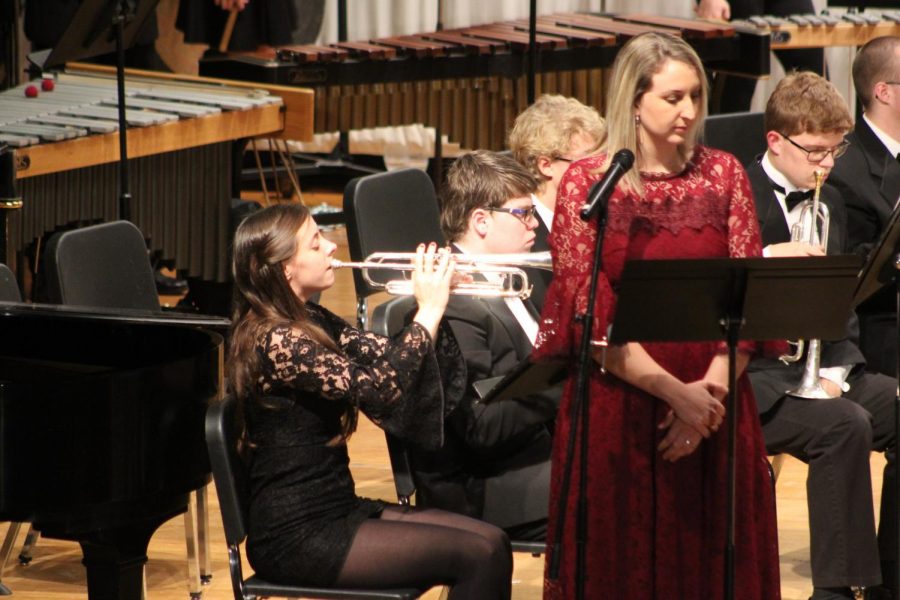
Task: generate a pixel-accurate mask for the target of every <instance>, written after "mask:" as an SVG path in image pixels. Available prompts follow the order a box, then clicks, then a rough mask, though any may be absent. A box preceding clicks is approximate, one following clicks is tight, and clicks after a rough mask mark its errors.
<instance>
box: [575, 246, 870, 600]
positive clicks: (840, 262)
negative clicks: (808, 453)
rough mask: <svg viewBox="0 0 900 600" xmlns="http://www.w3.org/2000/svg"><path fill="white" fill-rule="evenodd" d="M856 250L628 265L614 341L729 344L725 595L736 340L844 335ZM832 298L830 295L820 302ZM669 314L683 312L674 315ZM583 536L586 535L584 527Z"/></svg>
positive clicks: (729, 569) (730, 570) (730, 583)
mask: <svg viewBox="0 0 900 600" xmlns="http://www.w3.org/2000/svg"><path fill="white" fill-rule="evenodd" d="M859 262H860V259H859V257H856V256H825V257H811V258H740V259H738V258H735V259H728V258H721V259H710V260H652V261H651V260H648V261H632V262H628V263H626V264H625V269H624V271H623V272H622V279H621V281H620V283H619V294H618V301H617V304H616V307H617V308H616V316H615V321H614V323H613V326H612V328H611V330H610V335H609V337H610V343H612V344H623V343H625V342H642V341H658V342H665V341H670V342H674V341H678V342H687V341H713V340H724V341H726V342H727V343H728V379H729V382H728V400H727V405H726V406H727V419H728V518H727V539H726V545H725V596H724V597H725V600H731V599H733V598H734V584H735V580H734V565H735V560H734V546H735V534H734V525H735V522H734V506H735V490H736V488H735V483H736V476H735V468H734V460H735V453H736V445H737V444H736V443H737V436H736V432H737V416H738V415H737V412H738V411H737V409H738V405H737V401H736V390H737V374H736V362H737V343H738V341H739V340H774V339H810V338H818V339H825V340H837V339H841V338H843V337H844V335H845V334H846V324H847V319H848V318H849V316H850V301H851V298H852V295H853V289H854V285H855V283H856V278H857V273H858V271H859ZM822 298H828V302H822V301H821V300H822ZM672 315H678V318H677V319H673V318H672ZM579 535H583V534H581V533H579Z"/></svg>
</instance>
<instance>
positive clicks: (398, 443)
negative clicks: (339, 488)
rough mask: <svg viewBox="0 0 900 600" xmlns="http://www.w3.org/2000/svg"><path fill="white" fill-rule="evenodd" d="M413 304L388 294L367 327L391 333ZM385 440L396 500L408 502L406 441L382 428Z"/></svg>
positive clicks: (413, 489)
mask: <svg viewBox="0 0 900 600" xmlns="http://www.w3.org/2000/svg"><path fill="white" fill-rule="evenodd" d="M415 305H416V301H415V299H414V298H411V297H409V296H405V297H404V296H400V297H398V298H391V299H390V300H388V301H387V302H383V303H382V304H379V305H378V306H376V307H375V310H374V311H373V313H372V323H371V329H372V331H373V332H375V333H377V334H380V335H386V336H392V335H394V334H396V333H398V332H399V331H400V330H401V329H403V327H404V326H405V325H406V319H405V317H406V315H407V314H409V311H410V310H412V309H413V308H414V307H415ZM384 437H385V441H387V448H388V456H389V457H390V459H391V472H392V473H393V475H394V488H395V489H396V491H397V499H398V501H399V502H400V504H404V505H407V506H408V505H409V503H410V498H412V495H413V494H415V493H416V482H415V480H414V479H413V472H412V465H411V464H410V462H409V453H408V452H407V450H406V444H405V443H404V442H403V440H401V439H400V438H398V437H396V436H393V435H391V434H390V433H388V432H387V431H385V432H384Z"/></svg>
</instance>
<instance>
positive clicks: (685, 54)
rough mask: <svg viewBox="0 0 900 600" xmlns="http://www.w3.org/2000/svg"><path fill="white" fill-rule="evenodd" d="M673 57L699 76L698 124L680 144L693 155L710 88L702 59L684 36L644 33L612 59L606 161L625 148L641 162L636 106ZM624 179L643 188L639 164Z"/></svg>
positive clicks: (683, 153) (684, 153)
mask: <svg viewBox="0 0 900 600" xmlns="http://www.w3.org/2000/svg"><path fill="white" fill-rule="evenodd" d="M670 60H674V61H678V62H681V63H684V64H686V65H688V66H689V67H692V68H693V69H694V71H696V73H697V77H698V78H699V79H700V107H699V109H698V111H697V116H696V121H697V125H696V126H695V127H694V130H693V132H692V134H691V137H690V139H687V140H685V142H684V144H682V145H681V146H679V148H678V153H679V155H680V156H681V158H682V159H683V160H685V161H686V160H688V159H689V158H690V157H691V154H692V153H693V150H694V146H695V145H696V143H697V140H698V139H699V138H700V135H701V133H702V128H703V120H704V119H705V118H706V100H707V96H708V90H707V83H706V75H705V73H704V71H703V63H701V62H700V58H699V57H698V56H697V53H696V52H694V49H693V48H691V47H690V46H689V45H688V44H687V42H685V41H684V40H682V39H681V38H677V37H675V36H673V35H669V34H666V33H643V34H641V35H639V36H636V37H634V38H632V39H631V40H630V41H629V42H628V43H627V44H625V45H624V46H623V47H622V49H621V50H620V51H619V54H618V55H617V56H616V60H615V62H614V63H613V69H612V77H611V79H610V81H611V82H612V84H611V85H610V87H609V90H610V91H609V95H608V96H607V102H606V131H607V134H606V151H607V153H608V155H609V156H607V159H606V163H607V164H608V161H609V159H610V158H611V155H612V153H613V152H618V151H619V150H621V149H623V148H627V149H629V150H631V151H632V152H634V155H635V158H636V163H637V164H638V165H639V164H640V162H641V149H640V147H639V145H638V134H637V127H636V126H635V118H634V108H635V107H636V106H637V105H638V102H640V100H641V97H642V96H643V95H644V94H645V93H646V92H647V90H649V89H650V87H651V85H652V84H653V76H654V75H656V74H657V73H659V71H660V69H662V67H663V65H664V64H665V63H666V62H667V61H670ZM623 182H624V184H625V186H626V187H628V188H631V189H632V190H635V191H640V190H642V189H643V186H642V185H641V177H640V172H639V171H638V169H636V168H635V169H632V170H631V171H629V172H628V173H626V175H625V177H624V179H623Z"/></svg>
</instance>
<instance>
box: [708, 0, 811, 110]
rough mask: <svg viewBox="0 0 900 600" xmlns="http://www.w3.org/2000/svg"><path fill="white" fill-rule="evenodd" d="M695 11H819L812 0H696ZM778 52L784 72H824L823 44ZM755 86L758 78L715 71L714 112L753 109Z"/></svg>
mask: <svg viewBox="0 0 900 600" xmlns="http://www.w3.org/2000/svg"><path fill="white" fill-rule="evenodd" d="M695 11H696V13H697V16H698V17H700V18H702V19H714V20H721V21H728V20H730V19H746V18H748V17H752V16H762V15H772V16H776V17H789V16H791V15H808V14H812V13H815V12H816V11H815V6H813V2H812V0H697V6H696V8H695ZM775 56H776V58H778V60H779V62H781V66H782V67H784V70H785V72H788V73H789V72H791V71H793V70H796V71H812V72H814V73H819V74H820V75H824V74H825V52H824V51H823V50H822V49H821V48H800V49H793V50H776V51H775ZM755 90H756V79H751V78H748V77H735V76H733V75H723V74H720V73H718V74H716V77H715V82H714V87H713V92H712V99H713V104H714V105H715V111H714V112H716V113H730V112H743V111H747V110H750V102H751V101H752V100H753V92H754V91H755ZM711 112H712V111H711Z"/></svg>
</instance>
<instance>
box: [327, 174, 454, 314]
mask: <svg viewBox="0 0 900 600" xmlns="http://www.w3.org/2000/svg"><path fill="white" fill-rule="evenodd" d="M344 217H345V219H346V222H347V245H348V246H349V248H350V258H351V259H352V260H354V261H361V260H364V259H365V258H366V257H367V256H369V255H370V254H372V253H373V252H415V250H416V246H418V245H419V244H420V243H422V242H437V243H438V244H441V243H442V242H443V239H444V236H443V234H442V233H441V224H440V212H439V210H438V203H437V197H436V196H435V193H434V185H433V184H432V183H431V179H430V178H429V177H428V175H426V174H425V172H424V171H422V170H420V169H399V170H397V171H388V172H387V173H376V174H374V175H367V176H366V177H359V178H357V179H353V180H352V181H350V182H349V183H348V184H347V187H346V188H345V189H344ZM371 275H372V278H373V279H374V280H375V281H377V282H385V281H389V280H391V279H396V277H397V273H396V272H394V271H380V272H379V271H372V272H371ZM353 284H354V287H355V288H356V320H357V323H358V325H359V326H360V327H361V328H363V329H365V328H366V321H367V320H368V318H367V314H368V312H367V309H368V302H367V299H368V297H369V296H371V295H372V294H374V293H376V292H378V291H380V289H379V288H377V287H373V286H371V285H369V283H368V282H366V280H365V279H364V278H363V276H362V273H361V272H360V271H359V270H358V269H354V270H353Z"/></svg>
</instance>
